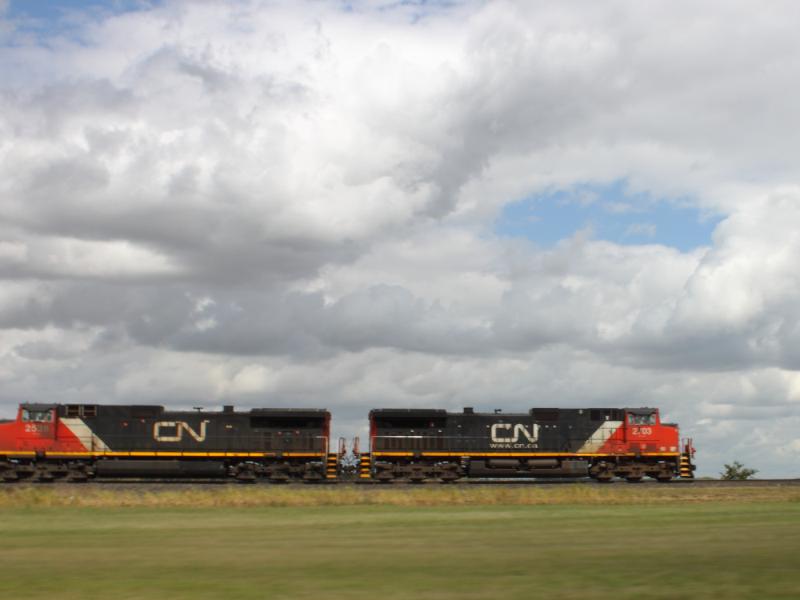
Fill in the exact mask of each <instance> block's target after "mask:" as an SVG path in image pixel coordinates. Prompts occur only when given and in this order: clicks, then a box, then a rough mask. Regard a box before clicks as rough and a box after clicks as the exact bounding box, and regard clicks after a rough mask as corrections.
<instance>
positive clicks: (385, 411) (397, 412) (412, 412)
mask: <svg viewBox="0 0 800 600" xmlns="http://www.w3.org/2000/svg"><path fill="white" fill-rule="evenodd" d="M572 410H575V411H577V410H585V411H589V410H593V411H601V412H610V411H625V412H629V413H633V414H650V413H652V412H653V411H657V410H658V409H657V408H649V407H639V408H628V407H606V408H602V407H600V408H598V407H574V408H573V407H566V408H553V407H536V408H531V409H529V410H528V411H527V412H502V411H497V412H495V411H484V412H481V411H473V410H472V409H464V411H463V412H457V411H447V410H444V409H437V408H375V409H373V410H371V411H370V414H372V415H375V416H381V417H395V418H397V417H416V416H419V417H430V416H446V415H462V414H466V415H472V414H474V415H481V416H487V415H491V416H494V415H533V413H534V412H550V411H552V412H561V411H572Z"/></svg>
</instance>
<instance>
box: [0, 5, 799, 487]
mask: <svg viewBox="0 0 800 600" xmlns="http://www.w3.org/2000/svg"><path fill="white" fill-rule="evenodd" d="M4 6H5V5H3V4H2V3H0V14H1V13H2V9H3V8H4ZM418 10H421V9H418V8H415V7H413V6H395V7H376V6H375V5H372V4H368V3H367V4H359V3H356V5H355V6H354V9H353V10H352V11H349V12H346V11H341V10H339V8H338V5H337V4H334V3H330V4H324V3H313V4H302V5H298V4H297V3H293V2H260V1H256V0H253V1H247V2H237V3H214V2H202V3H198V2H182V1H167V2H164V3H163V5H159V6H156V7H153V8H149V9H144V10H140V11H138V12H133V13H123V14H117V15H103V14H92V15H83V14H82V13H81V12H80V11H78V13H76V14H74V15H72V17H71V18H73V19H74V21H73V26H72V28H71V29H70V37H67V36H66V35H65V36H59V35H57V34H51V35H50V36H49V37H47V38H46V39H44V40H43V39H41V38H36V37H32V36H30V35H28V34H27V33H25V32H23V31H21V30H19V29H16V30H15V29H14V27H15V23H14V22H12V21H9V20H8V17H7V13H6V17H5V18H4V19H5V20H3V21H2V22H0V27H2V28H3V31H2V33H0V43H2V44H3V52H2V53H0V70H2V72H3V74H4V82H3V83H2V84H0V278H2V281H0V327H2V328H3V330H2V335H0V340H1V341H0V378H1V379H2V381H3V383H4V386H3V390H4V391H3V392H2V394H0V401H1V402H2V403H3V404H2V406H3V407H4V408H3V410H5V411H6V412H8V411H9V410H11V409H10V407H11V405H12V404H13V403H14V402H16V401H18V400H24V399H36V398H41V397H44V396H47V397H48V398H54V399H63V400H64V401H69V400H70V399H73V398H84V399H85V398H93V399H97V400H102V401H109V400H113V401H118V402H165V403H179V404H181V405H194V404H222V403H223V400H224V401H226V402H227V401H236V402H243V403H247V404H249V405H255V404H259V403H262V404H263V403H270V402H282V403H286V404H287V405H288V404H291V403H302V404H305V405H308V406H313V405H318V404H325V405H327V406H329V407H330V408H334V409H335V410H336V413H337V419H338V422H340V423H341V427H342V428H343V431H354V430H356V429H357V428H360V427H362V425H363V418H364V415H365V414H366V410H367V409H368V408H369V407H371V406H374V405H376V404H383V405H390V404H395V405H401V404H404V405H409V406H411V405H415V406H423V405H426V406H427V405H441V406H446V407H449V408H458V407H459V406H461V405H472V404H474V405H476V406H481V407H484V408H493V407H495V406H498V407H499V406H501V405H502V406H504V407H507V408H520V409H521V408H524V407H526V406H529V405H531V404H534V403H540V404H544V403H546V404H550V405H553V404H568V405H579V404H594V405H597V404H602V403H606V404H657V405H660V406H662V407H663V408H664V410H665V411H666V412H667V413H668V414H670V415H672V417H671V418H674V420H677V421H680V422H681V423H683V424H684V426H685V428H686V429H687V430H688V431H690V432H691V431H692V430H693V431H694V434H695V438H696V443H697V444H698V446H699V447H700V448H701V451H703V452H706V453H707V454H706V456H707V457H708V459H707V460H708V463H707V464H709V467H708V470H707V472H708V471H712V470H713V469H716V468H717V466H713V465H715V464H716V465H721V463H722V462H724V461H725V460H728V461H729V460H730V459H732V458H738V459H741V460H744V461H745V462H747V461H748V460H749V458H751V457H752V459H753V460H759V461H761V462H760V463H759V464H758V465H756V466H757V467H758V468H760V469H761V470H762V472H763V473H776V474H777V473H779V472H787V473H788V472H789V470H790V468H791V465H792V464H793V463H792V460H791V456H790V453H791V449H792V448H793V447H794V446H793V445H792V444H793V443H794V442H793V440H794V437H795V436H794V433H792V432H791V430H790V428H788V427H784V426H783V425H781V424H780V423H779V422H778V421H777V420H778V419H785V420H787V421H791V420H792V419H795V420H796V419H797V418H798V409H797V407H798V405H797V398H798V391H797V390H798V383H797V377H796V373H797V371H798V369H800V353H798V351H797V350H796V348H798V347H800V346H799V345H798V335H800V314H799V313H798V309H797V308H796V306H795V305H796V298H797V297H798V294H799V293H800V280H798V275H797V270H796V268H795V265H794V263H793V260H794V257H796V256H798V254H799V251H800V247H798V239H800V238H798V233H797V231H798V225H800V212H798V208H797V207H800V191H798V189H797V187H796V186H797V181H798V175H800V173H798V164H797V161H796V159H795V158H794V157H795V155H796V152H795V150H796V148H797V147H798V145H799V144H798V141H800V140H798V132H799V131H800V123H798V112H797V111H796V108H795V106H794V101H793V99H794V98H795V97H796V96H797V94H796V92H797V91H798V90H796V89H795V88H796V87H798V83H797V82H798V81H800V77H798V71H800V46H799V45H798V44H797V42H796V29H797V25H798V24H799V23H798V21H800V18H798V17H799V16H800V15H798V14H797V11H796V8H795V5H794V3H789V2H786V3H784V2H772V3H769V4H767V5H764V6H763V7H760V9H759V11H757V12H755V13H754V11H753V10H752V6H751V5H749V4H746V3H736V2H716V3H712V4H708V5H704V6H700V7H698V6H696V5H695V4H691V5H690V4H688V3H686V4H681V3H679V4H675V3H655V4H653V3H650V4H648V5H646V6H645V5H642V6H638V5H631V4H630V3H613V2H612V3H610V4H603V5H599V4H596V3H592V2H586V3H579V4H577V5H566V4H564V5H555V4H550V5H542V4H533V3H522V2H492V3H469V2H467V3H464V4H462V5H459V6H457V7H439V8H435V9H430V10H431V14H427V15H416V16H415V15H414V12H415V11H418ZM76 40H79V41H76ZM619 180H625V182H626V185H627V186H628V189H629V190H630V192H631V193H632V194H638V193H642V194H646V195H649V196H650V197H654V198H666V199H674V200H673V201H675V202H680V203H683V204H689V205H692V206H693V207H694V208H696V209H698V210H700V211H708V212H713V213H715V214H719V215H720V216H721V222H720V224H719V226H717V228H716V230H715V232H714V237H713V239H712V240H709V244H708V247H704V248H699V249H697V250H695V251H692V252H680V251H678V250H675V249H673V248H668V247H664V246H659V245H656V244H648V245H642V246H635V245H627V246H619V245H615V244H611V243H608V242H602V241H596V240H593V239H591V235H590V234H589V233H586V232H584V233H581V234H577V235H575V236H573V237H572V238H570V239H566V240H563V241H562V242H561V243H559V244H557V245H556V246H555V247H553V248H550V249H542V248H538V247H536V246H535V245H533V244H531V243H529V242H526V241H520V240H507V239H500V238H498V237H497V236H496V235H495V234H494V232H493V223H494V222H495V219H496V217H497V216H498V214H499V213H500V211H501V210H502V207H503V206H504V205H506V204H508V203H509V202H513V201H516V200H519V199H522V198H527V197H531V196H533V195H535V194H538V193H542V192H547V191H552V190H553V189H559V188H572V187H574V186H576V185H582V184H593V185H603V184H608V183H610V182H615V181H619ZM581 201H582V202H584V203H591V202H598V201H599V200H598V199H597V198H595V197H593V196H591V195H589V196H586V197H584V198H582V199H581ZM604 208H605V209H606V210H609V211H612V212H620V213H622V212H625V213H634V212H636V211H638V210H640V208H641V207H639V206H638V205H635V204H632V203H621V202H617V203H608V204H605V205H604ZM658 227H659V223H658V222H653V223H649V222H648V223H644V222H643V223H639V224H638V225H636V226H634V227H633V229H632V230H631V231H630V232H629V234H630V235H632V236H633V235H638V236H644V237H647V236H652V234H653V233H654V232H655V231H656V229H657V228H658ZM770 420H773V421H770ZM770 439H774V440H775V444H774V446H773V447H772V448H770V446H769V444H768V443H767V441H765V440H770ZM748 444H750V446H748ZM779 447H780V448H783V450H781V451H780V452H778V450H777V448H779ZM734 452H735V453H736V454H737V456H732V454H731V453H734ZM702 456H703V455H702V454H701V460H702ZM795 463H796V461H795ZM701 464H702V463H701ZM782 470H783V471H782Z"/></svg>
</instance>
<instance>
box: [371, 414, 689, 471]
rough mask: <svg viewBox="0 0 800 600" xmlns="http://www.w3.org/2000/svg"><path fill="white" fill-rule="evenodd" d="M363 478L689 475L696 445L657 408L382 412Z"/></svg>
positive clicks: (374, 428)
mask: <svg viewBox="0 0 800 600" xmlns="http://www.w3.org/2000/svg"><path fill="white" fill-rule="evenodd" d="M370 447H371V453H370V454H368V455H367V454H365V455H364V456H362V458H361V464H360V477H361V478H362V479H375V480H378V481H394V480H409V481H425V480H432V479H435V480H439V481H445V482H446V481H454V480H456V479H460V478H462V477H470V478H508V477H586V476H589V477H593V478H595V479H597V480H599V481H610V480H611V479H612V478H614V477H624V478H626V479H628V480H629V481H640V480H641V479H642V478H643V477H645V476H649V477H652V478H654V479H657V480H659V481H669V480H670V479H672V478H673V477H676V476H680V477H691V476H692V471H693V469H694V467H693V465H691V457H692V454H693V449H692V447H691V440H689V441H687V442H686V443H685V444H684V446H683V448H681V445H680V442H679V435H678V426H677V425H675V424H672V423H662V422H661V417H660V415H659V411H658V409H655V408H584V409H582V408H575V409H559V408H533V409H530V410H529V411H528V412H526V413H513V414H503V413H502V412H500V411H496V412H494V413H476V412H475V411H473V410H472V409H471V408H465V409H464V411H463V412H462V413H453V412H447V411H445V410H435V409H382V410H373V411H372V412H371V413H370Z"/></svg>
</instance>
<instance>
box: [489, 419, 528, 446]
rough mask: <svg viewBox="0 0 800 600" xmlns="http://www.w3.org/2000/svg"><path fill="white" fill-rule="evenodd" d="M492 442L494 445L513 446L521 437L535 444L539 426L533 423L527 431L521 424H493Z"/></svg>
mask: <svg viewBox="0 0 800 600" xmlns="http://www.w3.org/2000/svg"><path fill="white" fill-rule="evenodd" d="M491 435H492V441H493V442H495V443H496V444H513V443H516V442H518V441H520V439H522V438H523V437H524V438H526V439H527V440H528V441H529V442H532V443H533V442H536V440H538V439H539V425H537V424H536V423H534V424H533V425H531V428H530V429H527V428H526V427H525V425H523V424H522V423H517V424H516V425H512V424H511V423H495V424H494V425H492V429H491Z"/></svg>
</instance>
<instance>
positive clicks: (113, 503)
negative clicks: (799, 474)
mask: <svg viewBox="0 0 800 600" xmlns="http://www.w3.org/2000/svg"><path fill="white" fill-rule="evenodd" d="M705 502H721V503H741V502H753V503H754V502H800V488H797V487H770V486H748V487H741V488H739V487H719V488H715V487H701V486H696V487H695V486H693V485H672V486H655V485H654V486H636V487H632V486H629V485H626V484H617V485H611V486H598V485H584V484H575V485H566V484H565V485H557V486H556V485H553V486H530V487H526V486H513V487H501V486H497V487H473V486H448V487H410V486H403V487H391V488H383V487H380V488H373V487H371V486H370V487H362V486H336V487H327V486H326V487H323V486H320V487H313V486H303V487H295V486H293V487H279V486H252V487H251V486H233V485H230V486H228V485H226V486H219V487H198V486H183V485H176V486H174V487H170V486H154V487H149V486H135V487H130V488H127V489H126V488H125V487H121V488H120V487H117V486H115V487H113V488H110V489H109V488H107V487H103V486H100V485H98V486H92V485H87V486H85V487H77V486H64V487H60V486H54V487H44V486H41V485H8V486H0V509H2V508H25V507H78V508H81V507H84V508H118V507H119V508H124V507H134V508H159V507H164V508H214V507H231V508H250V507H252V508H257V507H279V506H280V507H304V506H307V507H324V506H401V507H414V506H419V507H437V506H489V505H505V506H543V505H578V506H580V505H584V506H585V505H619V506H624V505H670V504H687V503H692V504H696V503H705Z"/></svg>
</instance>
